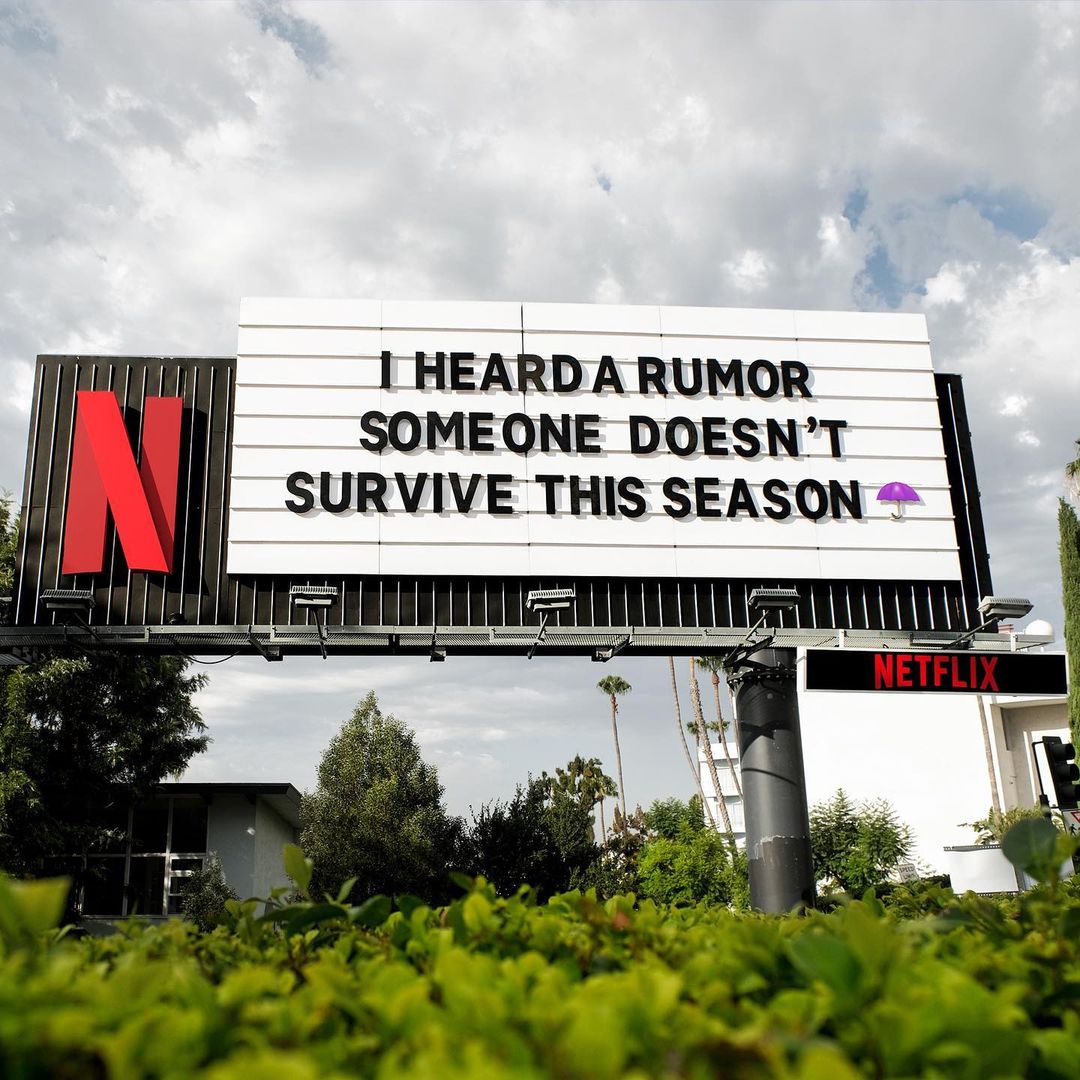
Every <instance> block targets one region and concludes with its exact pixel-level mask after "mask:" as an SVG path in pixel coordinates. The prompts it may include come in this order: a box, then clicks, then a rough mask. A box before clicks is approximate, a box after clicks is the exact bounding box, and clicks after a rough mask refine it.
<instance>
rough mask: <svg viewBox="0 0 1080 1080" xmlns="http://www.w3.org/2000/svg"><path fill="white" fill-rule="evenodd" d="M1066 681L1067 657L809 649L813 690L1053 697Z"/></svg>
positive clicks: (1063, 690)
mask: <svg viewBox="0 0 1080 1080" xmlns="http://www.w3.org/2000/svg"><path fill="white" fill-rule="evenodd" d="M1066 683H1067V678H1066V673H1065V657H1064V655H1062V654H1050V653H1035V654H1031V653H1015V652H1000V653H982V652H969V651H964V652H939V651H937V650H931V651H917V650H904V649H888V650H879V651H870V650H864V649H807V650H806V689H807V690H861V691H874V692H886V693H893V692H903V693H907V692H911V691H921V692H923V693H933V694H1040V695H1047V696H1050V695H1055V694H1064V693H1067V686H1066Z"/></svg>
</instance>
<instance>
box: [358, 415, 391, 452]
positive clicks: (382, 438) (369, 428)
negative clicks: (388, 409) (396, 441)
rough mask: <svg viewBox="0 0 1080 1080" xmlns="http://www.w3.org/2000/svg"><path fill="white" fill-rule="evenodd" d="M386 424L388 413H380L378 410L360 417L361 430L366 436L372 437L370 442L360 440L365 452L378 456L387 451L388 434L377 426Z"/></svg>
mask: <svg viewBox="0 0 1080 1080" xmlns="http://www.w3.org/2000/svg"><path fill="white" fill-rule="evenodd" d="M385 423H386V413H384V412H379V410H378V409H372V410H371V411H370V412H366V413H364V415H363V416H361V417H360V430H361V431H362V432H364V433H365V434H366V435H370V436H371V439H370V440H369V439H361V440H360V445H361V446H362V447H363V448H364V449H365V450H371V451H372V452H373V453H376V454H378V453H380V452H381V451H383V450H385V449H386V432H385V431H383V430H382V429H381V428H377V427H376V426H375V425H376V424H385Z"/></svg>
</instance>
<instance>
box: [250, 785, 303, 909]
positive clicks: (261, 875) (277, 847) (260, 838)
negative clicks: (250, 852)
mask: <svg viewBox="0 0 1080 1080" xmlns="http://www.w3.org/2000/svg"><path fill="white" fill-rule="evenodd" d="M296 839H297V831H296V829H294V828H293V827H292V825H290V824H289V823H288V822H287V821H286V820H285V819H284V818H283V817H282V816H281V815H280V814H279V813H278V812H277V811H276V810H275V809H274V808H273V807H272V806H270V804H269V803H267V802H265V801H264V800H263V799H260V800H259V801H258V803H257V804H256V807H255V839H254V868H253V873H254V883H253V890H254V891H253V893H252V895H254V896H269V895H270V890H271V889H273V888H274V887H275V886H278V885H285V886H290V882H289V878H288V875H287V874H286V873H285V868H284V866H283V861H282V848H284V846H285V845H286V844H295V843H296Z"/></svg>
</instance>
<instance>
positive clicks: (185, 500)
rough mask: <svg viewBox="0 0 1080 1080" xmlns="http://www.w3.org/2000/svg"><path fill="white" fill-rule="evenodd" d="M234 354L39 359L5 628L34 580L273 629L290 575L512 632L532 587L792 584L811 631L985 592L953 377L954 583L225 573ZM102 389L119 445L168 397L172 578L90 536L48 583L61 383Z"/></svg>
mask: <svg viewBox="0 0 1080 1080" xmlns="http://www.w3.org/2000/svg"><path fill="white" fill-rule="evenodd" d="M234 377H235V361H234V360H232V359H231V358H222V359H176V358H160V357H157V358H154V357H140V358H120V357H81V356H66V357H40V358H39V361H38V367H37V374H36V378H35V384H34V399H33V407H32V413H31V440H30V448H29V453H28V456H27V467H26V483H25V486H24V496H23V510H22V515H23V516H22V520H23V530H22V537H21V545H20V551H19V563H18V569H19V574H18V581H17V585H16V595H15V603H14V605H13V608H14V616H15V621H16V623H17V624H18V625H25V626H29V625H34V624H50V623H52V622H53V616H52V615H51V614H50V613H49V612H47V611H45V610H44V608H43V607H42V605H41V603H40V594H41V591H42V590H44V589H51V588H58V587H59V588H78V589H91V590H93V592H94V595H95V598H96V606H95V608H94V611H93V613H92V616H91V621H92V622H94V623H109V624H112V625H125V626H131V625H144V624H150V625H160V624H161V623H163V622H166V621H168V620H169V619H170V617H173V618H182V619H183V621H184V622H185V623H187V624H188V625H197V624H201V625H206V626H214V625H219V626H233V625H246V624H249V623H253V624H255V625H260V626H265V625H268V624H277V625H286V624H289V623H291V622H300V623H307V622H310V619H311V616H310V612H308V611H303V612H297V611H294V610H293V609H292V608H291V607H290V604H289V589H290V587H291V586H292V585H294V584H313V585H333V586H336V587H337V588H338V589H339V590H340V597H339V600H338V602H337V604H336V605H335V607H334V609H333V612H332V614H331V616H330V618H329V622H330V623H331V624H333V625H341V626H357V625H359V626H379V625H382V626H385V625H402V626H421V627H426V626H431V625H432V624H433V623H437V624H438V625H440V626H452V625H453V626H523V625H536V623H537V622H538V616H537V615H535V614H534V613H530V612H528V611H527V610H526V609H525V606H524V599H525V596H526V595H527V593H528V592H529V591H530V590H532V589H540V588H564V587H573V588H574V589H575V591H576V593H577V598H578V599H577V603H576V605H575V607H574V608H572V609H571V610H569V611H566V612H560V613H558V616H557V618H555V619H553V620H552V622H553V625H559V626H614V627H624V626H654V627H692V626H704V627H725V626H749V625H751V624H752V623H753V622H754V621H755V616H753V614H752V613H751V611H750V609H749V606H748V598H749V595H750V592H751V591H752V590H753V589H754V588H756V587H759V586H765V587H769V588H775V587H777V586H780V587H785V588H795V589H798V590H799V593H800V597H801V600H800V603H799V607H798V611H797V612H793V613H789V614H786V615H785V616H783V617H782V622H783V625H785V626H792V627H794V626H798V627H804V628H819V629H826V630H827V629H837V628H844V629H861V628H870V629H918V630H962V629H966V628H968V627H969V626H971V625H974V623H973V621H972V620H973V617H974V609H975V605H977V603H978V599H979V597H980V596H982V595H985V594H987V593H989V592H991V591H992V590H991V587H990V573H989V561H988V559H987V557H986V553H985V539H984V534H983V528H982V517H981V513H980V509H979V498H978V488H977V486H976V482H975V472H974V462H973V458H972V454H971V443H970V436H969V435H968V433H967V421H966V414H965V412H964V407H963V392H962V386H961V384H960V380H959V377H957V376H937V383H938V394H939V403H940V412H941V417H942V426H943V428H944V431H945V445H946V451H947V454H948V459H949V462H948V465H949V479H950V484H951V485H952V489H953V503H954V509H955V511H956V520H957V541H958V545H959V548H960V553H961V564H962V566H963V577H962V579H961V580H957V581H820V580H796V579H784V580H777V579H770V580H760V581H757V580H749V579H744V578H715V579H708V578H697V579H682V580H679V581H675V580H671V579H658V578H651V579H624V578H619V579H604V578H576V579H567V578H559V579H555V578H520V577H516V578H484V577H476V578H468V579H467V578H460V577H456V578H432V577H421V578H412V577H394V578H385V579H382V580H380V579H379V578H378V577H349V578H345V579H342V578H340V577H337V578H311V577H308V576H297V577H296V578H291V577H287V576H281V575H274V576H270V575H267V576H264V577H258V578H256V577H251V576H241V577H235V578H229V577H228V576H227V575H226V574H225V550H226V540H227V537H226V527H227V513H226V508H227V506H228V494H229V492H228V488H229V479H228V478H229V443H230V438H231V430H230V426H231V423H232V409H233V395H234ZM106 388H109V389H112V390H113V391H114V392H115V393H116V395H117V397H118V399H119V400H120V402H121V405H122V410H123V416H124V421H125V424H126V425H127V429H128V433H129V436H130V438H131V442H132V445H133V446H135V447H138V446H139V445H140V435H141V423H142V415H143V403H144V401H145V398H146V397H147V396H148V395H179V396H182V397H183V399H184V406H185V408H184V426H183V439H182V445H181V458H180V476H179V506H178V509H177V541H176V543H177V547H176V565H175V568H174V571H173V573H172V574H169V575H163V574H141V573H136V574H131V573H129V572H128V570H127V568H126V565H125V562H124V558H123V553H122V552H121V550H120V547H119V544H118V541H117V539H116V536H115V533H114V532H113V530H112V529H111V527H110V530H109V534H108V537H107V541H106V569H105V571H104V572H103V573H101V574H95V575H79V576H78V577H74V578H72V577H66V578H65V577H63V576H62V575H61V574H60V549H61V539H62V534H63V521H64V514H65V509H66V491H67V477H68V471H69V467H70V454H71V442H72V432H73V421H74V406H75V392H76V390H79V389H106Z"/></svg>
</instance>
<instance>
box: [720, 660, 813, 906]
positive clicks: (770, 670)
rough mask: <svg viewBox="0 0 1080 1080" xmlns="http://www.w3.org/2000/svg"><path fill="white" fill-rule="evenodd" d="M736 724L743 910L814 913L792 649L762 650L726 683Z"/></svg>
mask: <svg viewBox="0 0 1080 1080" xmlns="http://www.w3.org/2000/svg"><path fill="white" fill-rule="evenodd" d="M730 681H731V685H732V690H733V693H734V695H735V709H736V713H737V715H738V718H739V754H740V760H741V762H742V788H743V805H744V808H745V812H746V854H747V858H748V861H749V866H750V905H751V907H753V908H754V909H755V910H757V911H766V912H775V913H780V912H787V911H791V910H792V908H796V907H813V905H814V869H813V864H812V860H811V856H810V816H809V813H808V811H807V806H806V776H805V773H804V771H803V755H802V736H801V733H800V731H799V701H798V696H797V693H796V681H795V650H794V649H771V648H767V649H762V650H760V651H759V652H757V653H755V654H754V656H753V658H752V659H749V660H743V661H742V662H741V664H740V665H739V667H738V670H736V671H735V672H732V674H731V676H730Z"/></svg>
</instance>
